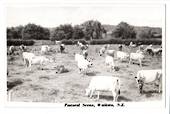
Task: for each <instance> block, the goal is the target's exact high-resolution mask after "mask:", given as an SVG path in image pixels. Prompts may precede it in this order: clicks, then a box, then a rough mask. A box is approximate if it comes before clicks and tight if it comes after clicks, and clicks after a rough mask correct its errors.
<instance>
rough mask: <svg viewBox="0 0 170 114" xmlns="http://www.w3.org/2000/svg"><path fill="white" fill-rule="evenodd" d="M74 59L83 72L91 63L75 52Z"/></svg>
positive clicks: (85, 71)
mask: <svg viewBox="0 0 170 114" xmlns="http://www.w3.org/2000/svg"><path fill="white" fill-rule="evenodd" d="M75 60H76V61H77V66H78V68H79V70H80V73H82V72H84V73H87V70H88V68H90V67H91V66H92V65H93V63H92V62H90V61H88V60H87V59H85V58H84V56H83V55H80V54H76V55H75Z"/></svg>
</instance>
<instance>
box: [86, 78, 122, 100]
mask: <svg viewBox="0 0 170 114" xmlns="http://www.w3.org/2000/svg"><path fill="white" fill-rule="evenodd" d="M95 91H97V92H98V97H97V99H99V92H101V91H111V92H112V95H113V101H117V99H118V96H119V95H120V79H119V78H117V77H111V76H94V77H92V79H91V81H90V83H89V86H88V88H87V89H86V96H88V95H89V94H90V98H91V97H92V95H93V93H94V92H95Z"/></svg>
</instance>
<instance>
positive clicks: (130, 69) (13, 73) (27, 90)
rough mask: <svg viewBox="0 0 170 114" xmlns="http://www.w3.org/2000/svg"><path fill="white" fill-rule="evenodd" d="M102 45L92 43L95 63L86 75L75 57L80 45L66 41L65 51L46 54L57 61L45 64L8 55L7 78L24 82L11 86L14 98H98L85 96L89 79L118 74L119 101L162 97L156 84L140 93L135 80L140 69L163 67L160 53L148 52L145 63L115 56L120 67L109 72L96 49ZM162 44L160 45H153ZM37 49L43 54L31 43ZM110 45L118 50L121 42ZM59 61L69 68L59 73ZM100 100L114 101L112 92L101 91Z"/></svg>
mask: <svg viewBox="0 0 170 114" xmlns="http://www.w3.org/2000/svg"><path fill="white" fill-rule="evenodd" d="M49 46H50V47H52V48H53V49H54V50H58V47H57V46H55V45H49ZM101 46H102V45H90V46H89V49H88V52H89V55H88V57H89V58H91V59H93V67H92V68H90V70H89V72H88V73H87V75H85V76H83V75H82V74H79V69H78V67H77V63H76V62H75V60H74V53H76V52H80V49H79V47H76V46H74V45H66V53H58V52H56V53H53V52H50V53H49V54H47V55H44V56H46V57H50V58H51V57H55V59H56V60H55V62H53V63H47V64H46V65H44V66H43V67H40V66H39V65H32V66H31V70H30V68H26V67H25V66H24V63H23V60H22V57H21V55H8V57H7V58H8V60H7V61H8V62H7V63H8V65H7V67H8V71H9V74H8V77H7V80H8V81H12V80H22V82H23V83H21V84H18V85H17V86H15V87H13V88H11V90H12V93H11V101H17V102H55V103H65V102H70V103H73V102H81V103H85V102H96V99H95V98H92V99H90V98H89V97H87V96H85V89H86V88H87V86H88V84H89V81H90V79H91V78H92V77H93V76H96V75H104V76H115V77H119V78H120V80H121V91H120V96H119V98H118V101H119V102H140V101H154V100H161V99H162V93H158V92H157V91H158V88H157V86H156V85H154V84H148V85H146V86H144V93H143V94H140V93H139V91H138V87H137V84H136V81H135V78H134V77H135V75H136V73H137V71H138V70H141V69H158V68H159V69H161V68H162V58H161V56H154V57H152V56H149V55H147V56H146V58H145V60H144V61H143V67H142V68H141V67H139V65H138V64H136V63H134V64H131V65H129V64H128V61H127V62H119V61H117V60H115V64H116V65H117V66H118V67H119V68H120V69H119V71H115V72H109V71H108V68H107V67H106V66H105V64H104V60H105V59H104V56H99V54H98V53H97V52H98V51H99V49H100V48H101ZM154 47H159V46H156V45H155V46H154ZM28 48H29V49H30V50H34V53H35V54H36V55H40V48H41V46H28ZM110 49H115V50H118V45H114V44H113V45H111V47H110ZM137 49H138V47H137V48H133V49H130V48H123V51H125V52H135V51H136V50H137ZM57 65H64V66H65V68H67V69H68V72H65V73H61V74H59V73H56V67H57ZM99 102H112V93H111V92H102V93H101V95H100V99H99Z"/></svg>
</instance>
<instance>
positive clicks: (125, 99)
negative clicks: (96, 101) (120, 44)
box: [100, 95, 132, 102]
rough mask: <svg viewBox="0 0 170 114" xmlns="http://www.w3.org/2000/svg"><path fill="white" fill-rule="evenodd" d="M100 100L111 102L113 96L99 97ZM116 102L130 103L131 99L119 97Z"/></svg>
mask: <svg viewBox="0 0 170 114" xmlns="http://www.w3.org/2000/svg"><path fill="white" fill-rule="evenodd" d="M100 99H105V100H108V101H113V96H111V95H110V96H108V95H100ZM117 100H118V102H121V101H125V102H129V101H132V100H131V99H129V98H126V97H124V96H119V97H118V99H117Z"/></svg>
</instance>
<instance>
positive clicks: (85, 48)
mask: <svg viewBox="0 0 170 114" xmlns="http://www.w3.org/2000/svg"><path fill="white" fill-rule="evenodd" d="M77 46H79V47H80V49H81V50H87V49H88V47H89V45H88V44H86V45H84V44H83V43H81V42H79V41H78V42H77Z"/></svg>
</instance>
